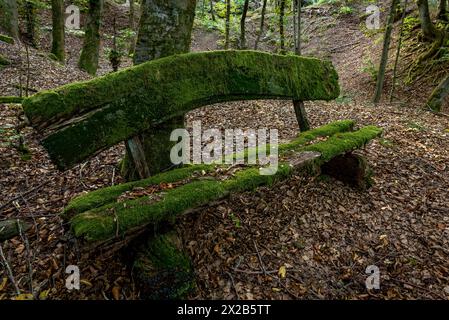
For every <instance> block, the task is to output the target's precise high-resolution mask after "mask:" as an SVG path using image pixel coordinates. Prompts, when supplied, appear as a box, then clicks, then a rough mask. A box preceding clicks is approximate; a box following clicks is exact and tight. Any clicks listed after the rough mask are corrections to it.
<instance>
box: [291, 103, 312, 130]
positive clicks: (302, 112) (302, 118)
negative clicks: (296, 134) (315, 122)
mask: <svg viewBox="0 0 449 320" xmlns="http://www.w3.org/2000/svg"><path fill="white" fill-rule="evenodd" d="M293 107H294V108H295V114H296V120H297V121H298V125H299V131H300V132H304V131H308V130H310V124H309V120H307V113H306V109H305V108H304V102H303V101H301V100H293Z"/></svg>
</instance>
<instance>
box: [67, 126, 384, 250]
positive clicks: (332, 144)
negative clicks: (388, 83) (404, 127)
mask: <svg viewBox="0 0 449 320" xmlns="http://www.w3.org/2000/svg"><path fill="white" fill-rule="evenodd" d="M381 132H382V130H381V129H379V128H376V127H372V126H368V127H364V128H362V129H360V130H358V131H356V132H346V133H338V134H336V135H334V136H331V137H330V138H328V139H327V140H326V141H324V142H319V143H316V144H314V145H310V146H306V147H304V146H302V147H300V146H297V147H296V149H295V151H299V152H301V151H317V152H319V153H320V154H321V156H320V157H319V158H316V159H314V160H313V164H314V165H315V166H321V165H322V164H323V163H325V162H327V161H329V160H330V159H332V158H333V157H335V156H338V155H340V154H343V153H345V152H349V151H352V150H354V149H357V148H360V147H363V146H364V145H365V144H366V143H367V142H368V141H369V140H371V139H373V138H375V137H377V136H378V135H380V133H381ZM289 150H291V149H289ZM292 170H293V168H292V167H291V166H290V165H289V164H288V163H280V164H279V169H278V171H277V172H276V174H274V175H271V176H263V175H260V173H259V171H258V168H255V167H250V168H248V169H244V170H242V171H239V172H237V173H236V174H235V176H234V177H232V178H230V179H228V180H225V181H219V180H207V181H193V182H191V183H187V184H184V185H182V186H180V187H177V188H175V189H171V190H169V191H167V192H166V193H164V194H162V195H161V196H162V199H161V200H159V201H156V202H152V201H150V200H149V199H148V197H142V198H137V199H134V200H129V201H125V202H123V203H109V204H107V205H105V206H102V207H98V208H95V209H92V210H89V211H86V212H83V213H81V214H78V215H76V216H75V217H73V218H72V219H71V221H70V224H71V227H72V229H73V231H74V234H75V236H77V237H79V238H82V239H84V240H86V241H88V242H97V241H105V240H108V239H111V238H114V237H115V236H116V235H119V236H124V235H126V233H127V232H129V231H131V230H134V229H136V228H139V227H143V226H145V225H148V224H156V223H159V222H161V221H167V220H168V221H171V220H174V219H175V218H176V217H177V216H178V215H179V214H181V213H183V212H185V211H187V210H188V209H192V208H196V207H199V206H202V205H205V204H207V203H209V202H211V201H214V200H217V199H220V198H223V197H224V196H226V195H228V194H229V193H231V192H240V191H249V190H253V189H254V188H256V187H258V186H261V185H271V184H272V183H274V182H276V181H279V180H282V179H284V178H285V177H287V176H289V175H290V174H291V173H292Z"/></svg>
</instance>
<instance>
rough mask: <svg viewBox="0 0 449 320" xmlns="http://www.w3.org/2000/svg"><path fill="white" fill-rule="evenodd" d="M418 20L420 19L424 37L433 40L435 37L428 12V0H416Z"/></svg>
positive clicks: (434, 30)
mask: <svg viewBox="0 0 449 320" xmlns="http://www.w3.org/2000/svg"><path fill="white" fill-rule="evenodd" d="M417 3H418V9H419V20H420V21H421V30H422V33H423V36H424V38H426V39H428V40H433V39H434V38H435V37H436V29H435V26H434V25H433V23H432V19H431V18H430V12H429V1H428V0H418V2H417Z"/></svg>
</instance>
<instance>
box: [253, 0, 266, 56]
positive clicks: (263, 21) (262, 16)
mask: <svg viewBox="0 0 449 320" xmlns="http://www.w3.org/2000/svg"><path fill="white" fill-rule="evenodd" d="M266 11H267V0H263V4H262V12H261V14H260V28H259V32H258V33H257V38H256V42H255V43H254V50H257V47H258V46H259V41H260V37H261V36H262V34H263V29H264V26H265V12H266Z"/></svg>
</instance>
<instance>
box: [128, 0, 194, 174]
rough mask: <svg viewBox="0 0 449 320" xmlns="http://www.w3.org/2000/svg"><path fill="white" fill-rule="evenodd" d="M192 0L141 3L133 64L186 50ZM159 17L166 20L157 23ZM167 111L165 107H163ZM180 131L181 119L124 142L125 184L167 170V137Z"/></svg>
mask: <svg viewBox="0 0 449 320" xmlns="http://www.w3.org/2000/svg"><path fill="white" fill-rule="evenodd" d="M195 6H196V0H176V1H167V0H144V1H143V2H142V15H141V18H140V23H139V33H138V36H137V42H136V50H135V54H134V64H140V63H143V62H146V61H149V60H153V59H158V58H162V57H166V56H170V55H173V54H178V53H184V52H188V51H189V50H190V42H191V34H192V27H193V21H194V17H195ZM161 15H163V16H165V17H166V19H163V20H161V19H160V16H161ZM167 107H169V106H167ZM182 127H184V116H183V115H181V116H179V117H176V118H174V119H171V120H170V121H166V122H164V123H163V124H161V125H158V126H156V127H154V128H153V130H149V131H147V132H145V133H143V134H141V135H138V136H135V137H133V138H131V139H129V140H128V141H126V150H127V156H126V159H127V161H125V166H124V168H123V169H124V172H123V174H124V175H125V177H126V178H127V179H129V180H133V179H136V178H145V177H148V176H150V175H153V174H155V173H158V172H160V171H162V170H166V169H168V168H170V166H171V161H170V150H171V148H172V147H173V145H174V142H172V141H170V134H171V132H172V131H173V129H175V128H182Z"/></svg>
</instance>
